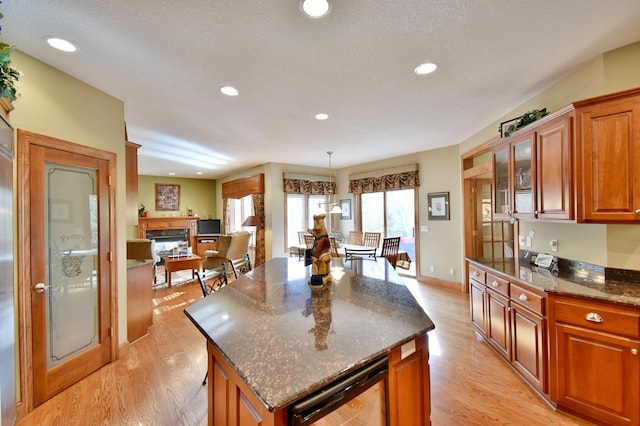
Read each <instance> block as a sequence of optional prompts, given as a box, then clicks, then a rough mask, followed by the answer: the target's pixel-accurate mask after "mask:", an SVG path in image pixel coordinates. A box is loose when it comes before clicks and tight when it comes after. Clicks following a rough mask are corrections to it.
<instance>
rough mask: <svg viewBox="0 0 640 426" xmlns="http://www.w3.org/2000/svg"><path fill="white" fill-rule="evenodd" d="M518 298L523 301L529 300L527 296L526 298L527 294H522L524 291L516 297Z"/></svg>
mask: <svg viewBox="0 0 640 426" xmlns="http://www.w3.org/2000/svg"><path fill="white" fill-rule="evenodd" d="M518 299H520V300H522V301H523V302H528V301H529V298H528V297H527V295H526V294H524V293H522V294H521V295H520V297H518Z"/></svg>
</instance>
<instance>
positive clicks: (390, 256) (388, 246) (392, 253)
mask: <svg viewBox="0 0 640 426" xmlns="http://www.w3.org/2000/svg"><path fill="white" fill-rule="evenodd" d="M399 249H400V237H390V238H385V239H383V240H382V253H381V254H380V257H385V258H386V259H387V260H388V261H389V263H391V266H393V269H396V264H397V263H398V250H399Z"/></svg>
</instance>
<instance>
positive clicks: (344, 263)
mask: <svg viewBox="0 0 640 426" xmlns="http://www.w3.org/2000/svg"><path fill="white" fill-rule="evenodd" d="M310 269H311V267H310V266H306V267H305V265H304V260H299V259H297V258H275V259H272V260H270V261H269V262H267V263H266V264H264V265H261V266H259V267H257V268H256V269H254V270H253V271H251V272H249V273H248V274H246V275H242V276H240V277H239V278H238V279H237V280H235V281H233V282H231V283H230V284H229V285H227V286H226V287H223V288H222V289H220V290H218V291H216V292H215V293H214V294H211V295H209V296H208V297H206V298H204V299H203V300H201V301H198V302H196V303H195V304H193V305H191V306H190V307H188V308H187V309H185V314H186V315H187V316H188V317H189V318H190V319H191V321H192V322H193V323H194V324H195V325H196V327H197V328H198V329H199V330H200V331H201V332H202V333H203V335H204V336H205V337H206V338H207V340H208V341H209V342H210V343H211V344H212V345H213V346H214V347H215V348H216V349H217V350H218V351H219V352H220V353H221V354H222V356H223V357H224V358H225V360H226V361H227V362H228V363H229V365H230V366H231V367H232V368H233V369H234V370H235V372H236V373H237V374H238V375H239V376H240V377H241V378H242V379H243V381H244V382H245V383H246V384H247V385H248V386H249V388H250V389H251V390H252V392H253V393H254V394H255V395H256V396H257V397H258V398H259V399H260V400H261V402H262V403H263V404H264V405H265V407H266V408H267V409H269V410H270V411H274V410H276V409H280V408H283V407H286V406H287V405H289V404H291V403H292V402H295V401H297V400H299V399H300V398H302V397H304V396H306V395H308V394H310V393H312V392H313V391H315V390H318V389H320V388H322V387H323V386H325V385H326V384H328V383H331V382H332V381H334V380H335V379H337V378H339V377H341V376H343V375H345V374H347V373H349V372H351V371H353V370H355V369H357V368H359V367H361V366H363V365H366V364H367V363H369V362H371V361H373V360H375V359H377V358H379V357H381V356H383V355H385V354H386V353H387V352H388V351H389V350H390V349H394V348H397V347H399V346H400V345H402V344H404V343H406V342H409V341H410V340H412V339H414V338H416V337H417V336H421V335H423V334H425V333H426V332H427V331H429V330H432V329H433V328H435V326H434V324H433V322H432V321H431V319H430V318H429V316H428V315H427V314H426V313H425V312H424V311H423V309H422V308H421V307H420V305H419V304H418V303H417V301H416V300H415V298H414V297H413V295H412V294H411V292H410V291H409V289H408V288H407V287H406V286H405V284H404V282H403V280H402V279H401V278H400V277H399V276H398V274H397V273H396V271H395V270H394V269H393V268H392V267H391V265H390V264H389V263H388V262H387V261H386V259H378V260H376V261H373V260H362V259H354V260H345V259H344V258H334V259H333V260H332V262H331V276H332V281H333V282H332V283H331V284H330V285H327V286H324V287H321V288H312V287H311V286H309V284H308V280H309V276H310V274H311V271H310Z"/></svg>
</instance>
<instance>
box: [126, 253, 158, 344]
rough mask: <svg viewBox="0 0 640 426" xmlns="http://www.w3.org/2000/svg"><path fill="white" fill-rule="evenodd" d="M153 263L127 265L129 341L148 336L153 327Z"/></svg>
mask: <svg viewBox="0 0 640 426" xmlns="http://www.w3.org/2000/svg"><path fill="white" fill-rule="evenodd" d="M152 285H153V262H151V261H149V260H147V261H145V262H136V261H129V265H127V340H128V341H129V342H133V341H134V340H137V339H139V338H140V337H142V336H144V335H145V334H147V331H148V330H149V327H151V326H152V325H153V300H152V299H153V288H152Z"/></svg>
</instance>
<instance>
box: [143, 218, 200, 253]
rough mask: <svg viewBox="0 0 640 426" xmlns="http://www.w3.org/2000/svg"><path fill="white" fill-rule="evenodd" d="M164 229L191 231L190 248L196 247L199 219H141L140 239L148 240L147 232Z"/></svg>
mask: <svg viewBox="0 0 640 426" xmlns="http://www.w3.org/2000/svg"><path fill="white" fill-rule="evenodd" d="M162 229H187V230H189V246H191V247H195V245H196V236H197V235H198V218H197V217H193V216H189V217H139V218H138V238H147V231H151V230H154V231H156V230H162Z"/></svg>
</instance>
